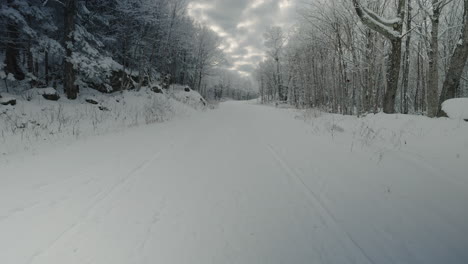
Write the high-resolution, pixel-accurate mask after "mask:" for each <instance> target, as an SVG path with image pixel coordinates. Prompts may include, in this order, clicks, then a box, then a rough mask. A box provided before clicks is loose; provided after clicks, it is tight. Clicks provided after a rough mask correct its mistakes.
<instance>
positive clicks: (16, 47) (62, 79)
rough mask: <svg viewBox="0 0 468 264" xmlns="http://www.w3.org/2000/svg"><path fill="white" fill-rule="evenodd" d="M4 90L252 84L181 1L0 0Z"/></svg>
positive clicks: (206, 91) (233, 91) (210, 91)
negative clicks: (234, 68)
mask: <svg viewBox="0 0 468 264" xmlns="http://www.w3.org/2000/svg"><path fill="white" fill-rule="evenodd" d="M0 4H1V8H0V61H1V64H0V78H1V80H2V82H3V85H2V86H4V87H3V90H4V91H3V92H7V93H13V94H14V93H20V92H22V91H24V90H26V89H31V88H39V89H40V88H46V87H53V88H55V89H62V87H63V90H64V92H65V93H66V97H67V98H68V99H76V98H77V96H78V95H79V90H80V88H91V89H95V90H98V91H100V92H102V93H112V92H116V91H122V90H132V89H137V90H138V89H140V88H141V87H142V86H148V85H150V84H151V83H158V84H161V85H162V86H163V88H168V87H169V85H171V84H174V83H177V84H181V85H189V86H190V87H192V89H194V90H196V91H199V92H200V93H202V94H203V95H204V96H205V97H207V98H213V99H215V98H216V99H218V98H219V97H220V96H221V95H222V94H220V91H221V93H222V92H223V91H224V92H225V93H226V94H225V96H229V97H233V98H235V99H249V98H252V97H254V96H255V92H254V91H253V89H252V83H251V82H249V80H246V78H243V77H242V76H240V75H239V74H237V73H236V72H233V71H230V70H228V69H227V66H225V65H227V63H228V62H227V61H226V60H225V58H224V54H223V52H222V50H221V49H220V45H221V39H220V37H219V36H218V35H216V33H215V32H213V30H211V29H210V27H209V26H207V25H203V24H202V23H199V22H197V21H195V20H194V19H193V18H191V17H189V16H188V14H187V6H188V1H185V0H99V1H93V0H86V1H82V0H28V1H26V0H1V1H0Z"/></svg>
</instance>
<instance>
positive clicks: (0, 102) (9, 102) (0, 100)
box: [0, 95, 16, 105]
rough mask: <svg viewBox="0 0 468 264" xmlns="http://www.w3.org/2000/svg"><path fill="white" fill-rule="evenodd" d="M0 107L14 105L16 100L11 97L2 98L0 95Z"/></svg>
mask: <svg viewBox="0 0 468 264" xmlns="http://www.w3.org/2000/svg"><path fill="white" fill-rule="evenodd" d="M0 105H16V99H15V98H13V97H2V96H1V95H0Z"/></svg>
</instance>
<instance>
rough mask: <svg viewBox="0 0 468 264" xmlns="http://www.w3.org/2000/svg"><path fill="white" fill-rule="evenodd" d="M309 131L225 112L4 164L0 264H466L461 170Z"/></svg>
mask: <svg viewBox="0 0 468 264" xmlns="http://www.w3.org/2000/svg"><path fill="white" fill-rule="evenodd" d="M309 130H310V127H309V126H308V125H307V124H304V122H301V121H299V120H296V119H294V118H292V115H291V113H290V112H288V110H282V109H275V108H272V107H265V106H258V105H254V104H251V103H249V102H227V103H223V104H221V106H220V108H219V109H216V110H213V111H208V112H206V113H200V114H197V115H195V116H193V117H192V118H190V119H181V120H174V121H171V122H168V123H164V124H158V125H152V126H147V127H140V128H136V129H131V130H129V131H126V132H123V133H120V134H113V135H108V136H98V137H94V138H90V139H87V140H82V141H79V142H76V143H72V144H71V145H69V146H67V147H66V148H63V149H56V150H53V151H51V150H47V151H45V152H44V153H40V155H36V156H31V157H29V156H26V157H24V159H21V160H18V161H16V162H15V160H14V159H13V160H11V161H10V162H8V164H6V165H4V166H3V165H2V166H0V172H4V173H5V174H4V175H6V176H0V181H2V182H1V183H2V184H0V247H1V248H3V249H4V250H2V251H0V263H20V264H21V263H23V264H62V263H67V264H81V263H89V264H104V263H112V264H126V263H129V264H133V263H138V264H150V263H151V264H152V263H174V264H178V263H191V264H192V263H203V264H204V263H255V264H257V263H337V264H341V263H342V264H347V263H356V264H363V263H370V264H374V263H379V264H381V263H382V264H387V263H388V264H392V263H411V264H419V263H420V264H423V263H424V264H432V263H434V264H435V263H442V262H445V263H455V264H458V263H460V264H464V263H468V238H467V237H468V224H466V223H465V222H466V221H465V219H468V209H467V208H466V202H468V194H467V192H466V187H467V185H466V183H467V178H468V177H466V175H463V173H459V172H460V171H463V168H449V167H438V166H437V164H439V163H434V162H432V161H431V160H430V158H429V157H428V156H427V155H425V153H419V154H417V155H415V154H414V153H412V152H410V151H404V150H391V149H388V150H385V152H383V154H379V155H381V157H379V158H378V159H375V158H374V157H373V156H369V155H370V154H369V153H375V151H376V150H375V149H367V150H366V149H364V148H363V149H358V148H356V149H355V150H353V151H352V152H350V151H349V147H348V145H346V146H341V145H340V144H337V143H335V142H334V141H333V139H330V137H329V135H325V136H322V137H321V136H319V135H315V134H311V133H309V132H308V131H309ZM463 151H465V152H462V153H459V155H461V156H464V155H466V154H468V151H466V150H463ZM379 153H380V152H379ZM62 159H63V161H62ZM65 159H66V161H65ZM50 161H54V162H57V163H58V164H59V165H58V166H57V167H56V168H54V169H50V170H44V168H47V166H44V165H43V164H47V163H48V162H50ZM73 161H76V162H77V163H78V164H79V165H78V166H76V164H74V163H73ZM402 171H406V172H407V174H402V173H401V172H402ZM2 175H3V174H2Z"/></svg>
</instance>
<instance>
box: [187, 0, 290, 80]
mask: <svg viewBox="0 0 468 264" xmlns="http://www.w3.org/2000/svg"><path fill="white" fill-rule="evenodd" d="M295 12H296V5H295V0H192V1H190V3H189V14H190V15H191V16H192V17H193V18H195V19H196V20H198V21H200V22H202V23H204V24H206V25H208V26H210V27H211V29H212V30H214V31H215V32H216V33H217V34H218V35H219V36H220V37H221V38H222V39H223V45H222V46H221V47H222V49H223V50H224V52H225V53H226V58H227V59H228V61H229V63H230V65H231V66H230V68H231V69H233V70H237V71H239V72H240V73H243V74H250V73H251V72H252V71H253V70H254V68H255V65H256V64H257V63H258V62H259V61H261V60H262V59H263V57H264V56H265V55H264V46H263V43H264V40H263V33H264V32H265V31H266V30H267V29H268V28H269V27H271V26H273V25H279V26H283V27H288V26H290V25H291V22H292V21H293V17H294V14H295Z"/></svg>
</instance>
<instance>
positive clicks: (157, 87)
mask: <svg viewBox="0 0 468 264" xmlns="http://www.w3.org/2000/svg"><path fill="white" fill-rule="evenodd" d="M151 91H153V92H155V93H159V94H162V93H163V90H162V88H161V86H159V85H154V86H152V87H151Z"/></svg>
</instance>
